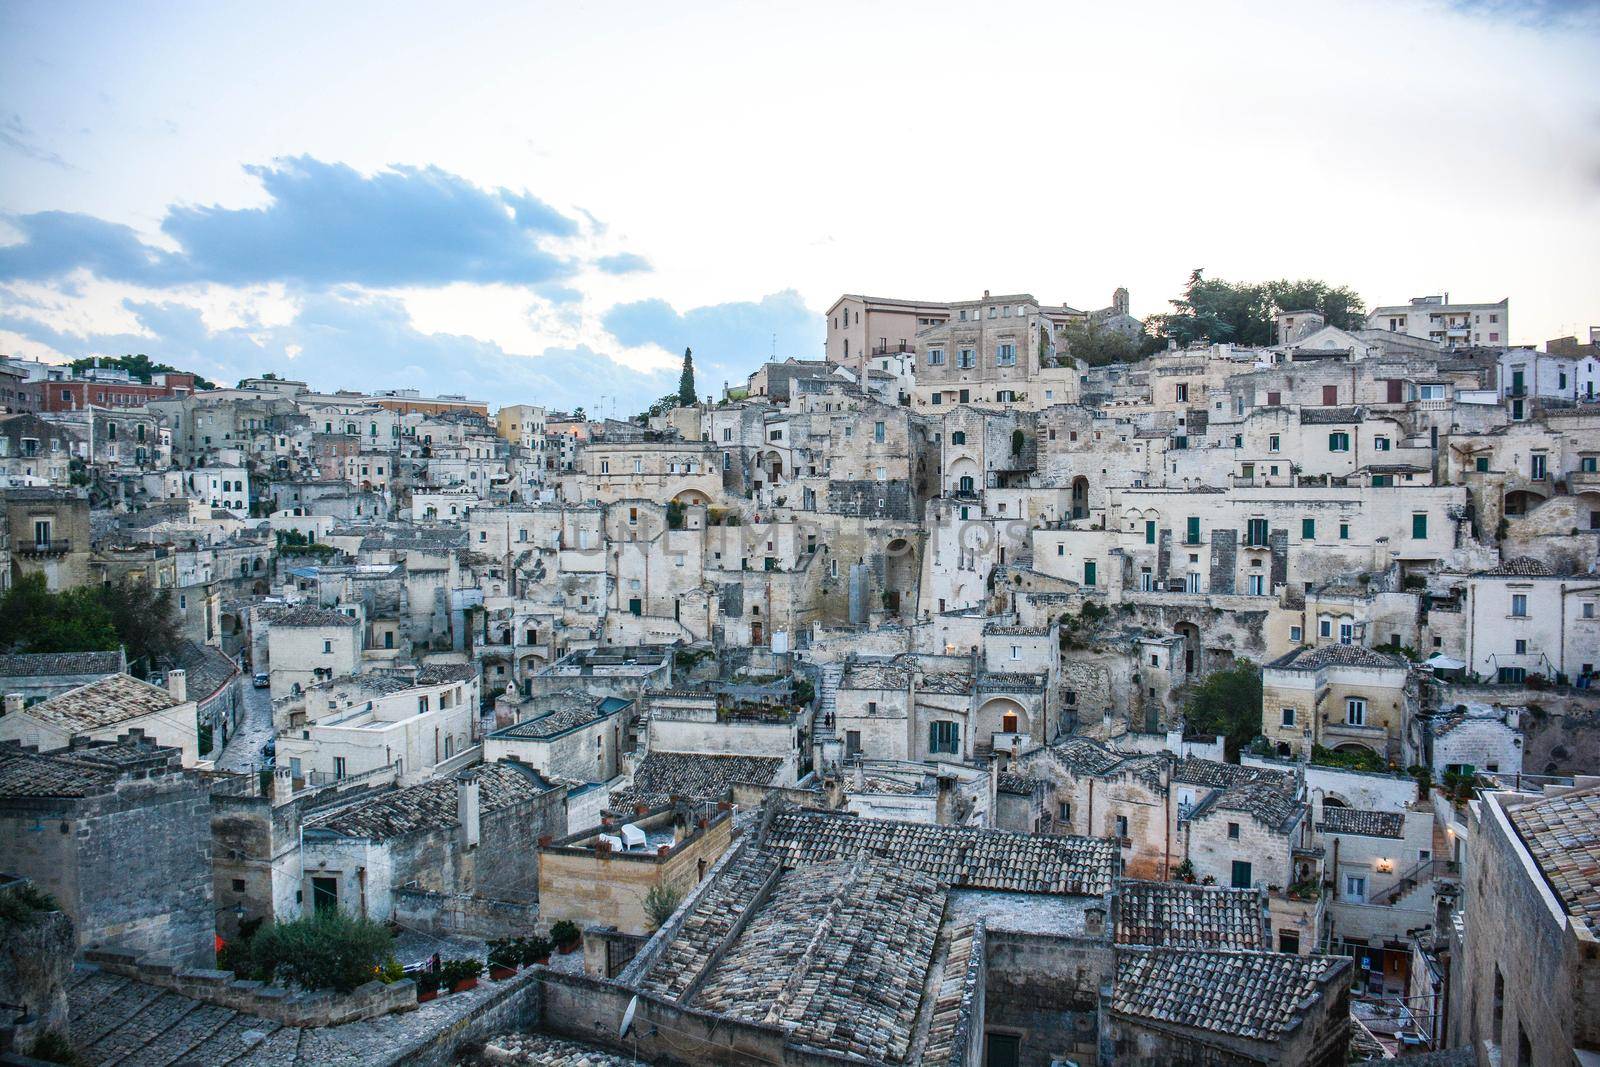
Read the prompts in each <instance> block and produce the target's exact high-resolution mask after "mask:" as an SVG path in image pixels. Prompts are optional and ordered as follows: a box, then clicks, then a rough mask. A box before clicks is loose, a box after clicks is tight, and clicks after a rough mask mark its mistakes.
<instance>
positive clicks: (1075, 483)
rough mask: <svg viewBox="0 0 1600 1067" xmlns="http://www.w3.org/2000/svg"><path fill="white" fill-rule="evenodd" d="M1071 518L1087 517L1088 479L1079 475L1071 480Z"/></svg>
mask: <svg viewBox="0 0 1600 1067" xmlns="http://www.w3.org/2000/svg"><path fill="white" fill-rule="evenodd" d="M1072 517H1073V518H1075V519H1087V518H1088V517H1089V479H1087V478H1085V477H1084V476H1083V475H1081V474H1080V475H1079V476H1078V477H1076V478H1074V479H1072Z"/></svg>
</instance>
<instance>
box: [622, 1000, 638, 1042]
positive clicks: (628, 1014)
mask: <svg viewBox="0 0 1600 1067" xmlns="http://www.w3.org/2000/svg"><path fill="white" fill-rule="evenodd" d="M638 1008H639V994H637V993H635V994H634V995H633V998H632V999H631V1000H629V1001H628V1010H627V1011H625V1012H623V1013H622V1025H621V1026H619V1027H617V1036H618V1037H627V1036H628V1031H629V1030H631V1029H633V1013H634V1012H635V1011H637V1010H638Z"/></svg>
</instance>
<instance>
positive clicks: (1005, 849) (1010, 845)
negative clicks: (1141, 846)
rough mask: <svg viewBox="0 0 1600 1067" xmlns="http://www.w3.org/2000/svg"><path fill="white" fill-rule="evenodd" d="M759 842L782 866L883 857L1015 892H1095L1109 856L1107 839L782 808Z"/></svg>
mask: <svg viewBox="0 0 1600 1067" xmlns="http://www.w3.org/2000/svg"><path fill="white" fill-rule="evenodd" d="M766 847H767V848H769V849H772V850H773V851H775V852H776V853H777V854H778V855H779V856H780V857H781V858H782V859H783V862H784V865H785V866H787V867H799V866H806V865H809V864H814V863H824V862H829V861H832V860H835V859H841V858H847V857H853V856H859V855H875V856H884V857H887V858H890V859H892V860H894V861H895V862H896V863H898V864H900V865H902V866H903V867H906V868H907V869H911V870H919V871H925V872H927V873H928V874H930V875H933V876H934V877H936V878H937V879H938V880H939V881H940V883H941V884H943V885H947V886H956V887H961V888H967V889H1003V890H1010V891H1012V892H1019V893H1070V894H1077V895H1098V894H1101V893H1104V892H1106V891H1107V890H1108V889H1110V888H1111V879H1112V876H1113V875H1114V874H1115V867H1116V862H1117V848H1116V845H1115V844H1114V843H1113V842H1112V841H1111V840H1110V839H1109V838H1102V837H1075V836H1065V835H1063V836H1039V835H1034V834H1020V833H1012V832H1011V831H1009V830H988V829H981V828H978V827H970V826H934V825H930V824H927V823H911V822H898V821H895V820H890V819H862V818H857V817H855V816H849V815H839V814H834V813H831V812H812V811H805V812H795V811H787V812H782V813H780V814H779V815H778V816H776V817H775V818H774V819H773V821H772V825H771V827H770V829H769V831H768V834H767V839H766Z"/></svg>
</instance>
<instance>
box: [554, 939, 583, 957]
mask: <svg viewBox="0 0 1600 1067" xmlns="http://www.w3.org/2000/svg"><path fill="white" fill-rule="evenodd" d="M556 948H558V949H560V950H561V954H562V955H563V956H570V955H571V954H572V953H574V952H576V951H577V950H578V942H576V941H568V942H567V943H566V944H565V945H557V946H556Z"/></svg>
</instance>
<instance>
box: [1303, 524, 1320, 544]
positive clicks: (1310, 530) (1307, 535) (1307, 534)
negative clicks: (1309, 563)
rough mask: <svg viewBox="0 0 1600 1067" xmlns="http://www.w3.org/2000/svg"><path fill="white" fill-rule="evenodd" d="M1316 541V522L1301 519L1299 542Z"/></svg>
mask: <svg viewBox="0 0 1600 1067" xmlns="http://www.w3.org/2000/svg"><path fill="white" fill-rule="evenodd" d="M1316 539H1317V520H1316V519H1301V520H1300V540H1302V541H1315V540H1316Z"/></svg>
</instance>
